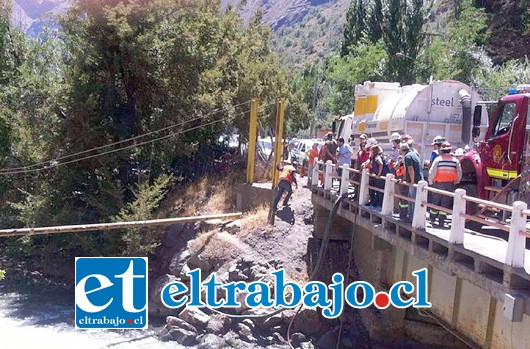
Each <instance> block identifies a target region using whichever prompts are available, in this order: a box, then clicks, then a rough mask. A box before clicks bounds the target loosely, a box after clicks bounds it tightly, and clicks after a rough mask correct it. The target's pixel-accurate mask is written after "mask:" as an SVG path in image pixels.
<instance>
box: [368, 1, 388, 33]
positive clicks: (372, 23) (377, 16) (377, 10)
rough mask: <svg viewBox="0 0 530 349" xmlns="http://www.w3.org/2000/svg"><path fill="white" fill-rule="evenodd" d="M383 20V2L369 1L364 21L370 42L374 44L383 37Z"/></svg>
mask: <svg viewBox="0 0 530 349" xmlns="http://www.w3.org/2000/svg"><path fill="white" fill-rule="evenodd" d="M383 20H384V17H383V0H371V1H370V3H369V13H368V15H367V21H366V27H367V34H368V35H367V37H368V39H369V40H370V42H372V43H376V42H378V41H379V39H381V38H382V37H383Z"/></svg>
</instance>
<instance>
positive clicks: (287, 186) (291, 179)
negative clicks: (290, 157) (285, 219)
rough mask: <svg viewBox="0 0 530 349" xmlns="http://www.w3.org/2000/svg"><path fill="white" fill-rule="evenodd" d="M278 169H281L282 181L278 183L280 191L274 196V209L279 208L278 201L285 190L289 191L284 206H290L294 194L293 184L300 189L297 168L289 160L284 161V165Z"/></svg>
mask: <svg viewBox="0 0 530 349" xmlns="http://www.w3.org/2000/svg"><path fill="white" fill-rule="evenodd" d="M278 171H280V176H279V178H280V181H279V183H278V193H277V194H276V197H275V198H274V203H273V206H272V208H273V209H274V211H277V210H278V203H279V202H280V199H281V198H282V195H283V192H285V191H286V192H287V195H286V196H285V199H283V207H286V206H289V199H290V198H291V195H292V194H293V188H292V186H291V184H292V183H294V185H295V187H296V189H298V183H297V182H296V176H295V173H296V169H295V168H294V167H293V166H291V165H290V164H289V162H288V161H284V164H283V165H278Z"/></svg>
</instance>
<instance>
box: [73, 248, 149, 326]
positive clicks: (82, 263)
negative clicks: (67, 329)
mask: <svg viewBox="0 0 530 349" xmlns="http://www.w3.org/2000/svg"><path fill="white" fill-rule="evenodd" d="M75 327H76V328H78V329H84V328H112V329H117V328H123V329H143V328H147V258H145V257H143V258H140V257H132V258H127V257H123V258H121V257H109V258H107V257H77V258H76V259H75Z"/></svg>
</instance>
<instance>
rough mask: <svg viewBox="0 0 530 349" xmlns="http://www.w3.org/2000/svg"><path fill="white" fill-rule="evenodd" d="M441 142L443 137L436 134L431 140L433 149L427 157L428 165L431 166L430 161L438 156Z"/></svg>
mask: <svg viewBox="0 0 530 349" xmlns="http://www.w3.org/2000/svg"><path fill="white" fill-rule="evenodd" d="M443 142H445V137H443V136H436V137H434V139H433V140H432V147H433V150H432V153H431V157H430V159H429V167H430V166H432V163H433V162H434V159H436V158H437V157H438V155H440V147H441V146H442V143H443Z"/></svg>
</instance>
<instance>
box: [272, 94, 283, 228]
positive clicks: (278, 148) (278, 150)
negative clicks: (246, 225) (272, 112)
mask: <svg viewBox="0 0 530 349" xmlns="http://www.w3.org/2000/svg"><path fill="white" fill-rule="evenodd" d="M284 115H285V102H284V101H283V99H280V100H279V101H278V105H277V108H276V133H275V135H276V142H275V144H274V163H273V166H272V199H271V208H270V211H269V224H274V215H275V212H274V207H273V203H274V197H275V196H276V188H278V182H279V178H278V165H279V164H280V162H281V160H282V157H283V121H284Z"/></svg>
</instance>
